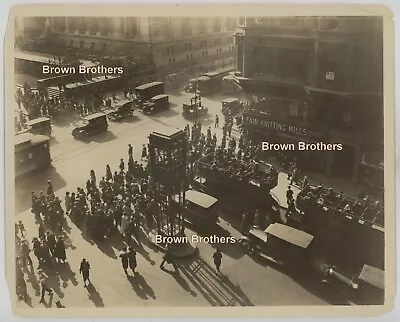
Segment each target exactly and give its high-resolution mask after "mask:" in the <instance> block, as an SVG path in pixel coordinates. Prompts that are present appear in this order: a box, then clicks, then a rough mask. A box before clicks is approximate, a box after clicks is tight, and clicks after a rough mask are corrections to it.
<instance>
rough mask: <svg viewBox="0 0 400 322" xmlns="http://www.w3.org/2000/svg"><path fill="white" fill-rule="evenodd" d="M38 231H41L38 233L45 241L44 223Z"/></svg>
mask: <svg viewBox="0 0 400 322" xmlns="http://www.w3.org/2000/svg"><path fill="white" fill-rule="evenodd" d="M38 230H39V232H38V235H39V238H40V239H44V238H45V234H44V227H43V224H42V223H40V224H39V229H38Z"/></svg>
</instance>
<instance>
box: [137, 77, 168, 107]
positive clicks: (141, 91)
mask: <svg viewBox="0 0 400 322" xmlns="http://www.w3.org/2000/svg"><path fill="white" fill-rule="evenodd" d="M135 93H136V96H137V99H138V101H139V107H143V103H145V102H147V101H150V99H151V98H152V97H154V96H156V95H160V94H164V83H163V82H151V83H147V84H144V85H140V86H138V87H136V88H135Z"/></svg>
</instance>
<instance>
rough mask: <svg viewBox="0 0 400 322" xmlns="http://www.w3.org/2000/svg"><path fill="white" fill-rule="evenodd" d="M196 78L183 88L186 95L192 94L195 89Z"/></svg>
mask: <svg viewBox="0 0 400 322" xmlns="http://www.w3.org/2000/svg"><path fill="white" fill-rule="evenodd" d="M197 82H198V80H197V78H192V79H190V80H189V81H188V82H187V84H186V85H185V87H184V90H185V92H187V93H194V92H196V89H197Z"/></svg>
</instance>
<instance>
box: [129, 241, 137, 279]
mask: <svg viewBox="0 0 400 322" xmlns="http://www.w3.org/2000/svg"><path fill="white" fill-rule="evenodd" d="M128 259H129V268H130V269H131V270H132V272H133V274H136V271H135V270H136V266H137V260H136V251H135V250H134V249H133V247H132V246H129V252H128Z"/></svg>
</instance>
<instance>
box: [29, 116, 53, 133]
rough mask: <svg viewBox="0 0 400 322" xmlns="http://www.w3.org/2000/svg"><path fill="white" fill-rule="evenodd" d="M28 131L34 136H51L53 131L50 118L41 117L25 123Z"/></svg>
mask: <svg viewBox="0 0 400 322" xmlns="http://www.w3.org/2000/svg"><path fill="white" fill-rule="evenodd" d="M25 125H26V126H27V127H28V130H29V132H30V133H32V134H36V135H46V136H48V137H50V136H51V133H52V132H53V129H52V128H51V120H50V119H49V118H48V117H39V118H36V119H33V120H30V121H28V122H26V123H25Z"/></svg>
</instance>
